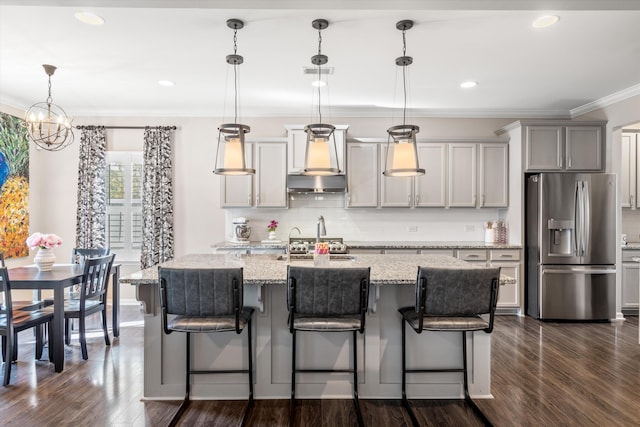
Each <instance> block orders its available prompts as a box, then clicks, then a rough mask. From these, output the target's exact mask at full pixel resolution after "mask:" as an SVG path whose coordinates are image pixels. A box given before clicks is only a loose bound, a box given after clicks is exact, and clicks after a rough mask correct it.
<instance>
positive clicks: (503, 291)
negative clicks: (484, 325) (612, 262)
mask: <svg viewBox="0 0 640 427" xmlns="http://www.w3.org/2000/svg"><path fill="white" fill-rule="evenodd" d="M458 258H460V259H462V260H465V261H469V262H477V263H481V264H483V265H485V266H487V267H500V273H501V274H503V275H505V276H509V277H513V278H514V279H515V283H513V284H509V285H501V286H500V289H499V291H498V304H497V312H498V313H505V314H507V313H508V314H513V313H516V314H520V313H521V312H522V298H521V296H522V289H521V287H522V261H521V258H522V257H521V250H520V249H486V250H485V249H460V250H458ZM639 265H640V264H639Z"/></svg>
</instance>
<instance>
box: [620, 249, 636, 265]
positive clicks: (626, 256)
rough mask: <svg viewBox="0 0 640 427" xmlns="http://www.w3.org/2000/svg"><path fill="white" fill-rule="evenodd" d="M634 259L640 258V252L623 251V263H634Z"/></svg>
mask: <svg viewBox="0 0 640 427" xmlns="http://www.w3.org/2000/svg"><path fill="white" fill-rule="evenodd" d="M633 258H640V251H634V250H631V251H630V250H623V251H622V262H633Z"/></svg>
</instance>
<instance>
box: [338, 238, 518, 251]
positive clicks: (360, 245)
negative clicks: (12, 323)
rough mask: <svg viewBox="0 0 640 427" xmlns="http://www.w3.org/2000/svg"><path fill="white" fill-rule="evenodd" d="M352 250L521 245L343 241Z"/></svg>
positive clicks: (506, 247) (487, 247)
mask: <svg viewBox="0 0 640 427" xmlns="http://www.w3.org/2000/svg"><path fill="white" fill-rule="evenodd" d="M345 243H346V244H347V247H348V248H352V249H522V245H512V244H509V243H485V242H478V241H453V242H451V241H448V242H445V241H442V242H439V241H384V240H382V241H369V240H368V241H362V242H359V241H351V240H349V241H345Z"/></svg>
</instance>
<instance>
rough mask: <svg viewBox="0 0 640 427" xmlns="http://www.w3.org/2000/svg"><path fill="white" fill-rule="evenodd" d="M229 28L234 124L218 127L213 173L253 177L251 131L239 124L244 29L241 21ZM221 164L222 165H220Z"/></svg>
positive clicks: (235, 20) (228, 60) (228, 24)
mask: <svg viewBox="0 0 640 427" xmlns="http://www.w3.org/2000/svg"><path fill="white" fill-rule="evenodd" d="M227 27H229V28H231V29H232V30H233V54H231V55H227V64H229V65H232V66H233V87H234V102H233V103H234V122H233V123H226V124H222V125H220V126H219V127H218V148H217V149H216V163H215V169H214V171H213V173H215V174H217V175H253V174H255V173H256V170H255V169H251V168H248V167H247V165H246V160H245V141H244V135H245V134H247V133H249V132H250V131H251V128H250V127H249V126H247V125H243V124H239V123H238V80H239V78H240V77H239V75H238V66H239V65H240V64H242V63H243V62H244V58H243V57H242V56H241V55H238V44H237V41H238V30H239V29H241V28H243V27H244V22H242V21H241V20H239V19H229V20H227ZM219 162H221V163H219Z"/></svg>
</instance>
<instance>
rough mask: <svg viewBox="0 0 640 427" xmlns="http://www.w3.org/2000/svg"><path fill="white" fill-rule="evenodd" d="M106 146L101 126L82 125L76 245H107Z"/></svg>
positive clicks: (96, 246)
mask: <svg viewBox="0 0 640 427" xmlns="http://www.w3.org/2000/svg"><path fill="white" fill-rule="evenodd" d="M106 149H107V138H106V133H105V130H104V126H84V127H82V136H81V137H80V163H79V165H78V211H77V214H76V247H78V248H104V247H105V245H106V217H107V204H106V202H107V197H106V185H105V175H106V171H107V161H106V158H105V151H106Z"/></svg>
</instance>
